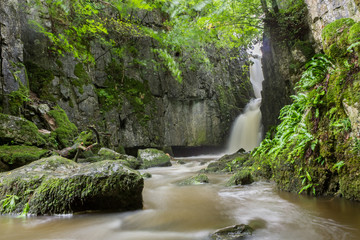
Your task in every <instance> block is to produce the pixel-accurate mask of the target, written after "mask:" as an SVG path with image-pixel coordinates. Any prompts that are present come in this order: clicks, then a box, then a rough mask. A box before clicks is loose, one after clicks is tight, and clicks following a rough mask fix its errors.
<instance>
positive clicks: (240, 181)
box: [226, 170, 254, 186]
mask: <svg viewBox="0 0 360 240" xmlns="http://www.w3.org/2000/svg"><path fill="white" fill-rule="evenodd" d="M253 182H254V179H253V177H252V175H251V172H250V171H249V170H240V171H238V172H237V173H235V174H234V175H233V176H232V177H231V178H230V179H229V181H228V182H227V184H226V185H227V186H233V185H247V184H251V183H253Z"/></svg>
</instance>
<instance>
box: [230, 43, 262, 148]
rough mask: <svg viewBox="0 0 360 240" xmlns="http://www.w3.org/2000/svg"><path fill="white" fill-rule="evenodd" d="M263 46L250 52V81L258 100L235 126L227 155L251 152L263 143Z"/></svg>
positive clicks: (249, 104)
mask: <svg viewBox="0 0 360 240" xmlns="http://www.w3.org/2000/svg"><path fill="white" fill-rule="evenodd" d="M260 47H261V45H260V44H257V45H255V46H254V50H251V51H249V53H250V54H251V55H252V56H253V57H251V58H250V60H251V61H252V62H253V64H252V65H251V66H250V81H251V84H252V86H253V89H254V94H255V97H256V99H251V100H250V102H249V103H248V104H247V105H246V107H245V111H244V112H243V113H242V114H240V115H239V116H238V117H237V118H236V119H235V122H234V124H233V127H232V130H231V135H230V139H229V143H228V148H227V153H230V154H231V153H234V152H236V151H238V150H239V149H240V148H243V149H245V150H246V151H251V150H252V149H254V148H255V147H257V146H259V144H260V141H261V112H260V104H261V90H262V82H263V80H264V76H263V72H262V66H261V56H262V53H261V50H260Z"/></svg>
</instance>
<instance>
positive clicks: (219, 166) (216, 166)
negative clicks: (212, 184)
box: [204, 151, 250, 172]
mask: <svg viewBox="0 0 360 240" xmlns="http://www.w3.org/2000/svg"><path fill="white" fill-rule="evenodd" d="M249 158H250V154H249V153H245V152H242V151H239V152H236V153H234V154H230V155H224V156H223V157H221V158H219V159H217V160H215V161H213V162H211V163H210V164H209V165H208V166H207V168H206V169H205V170H204V172H232V171H234V170H236V169H237V168H240V167H242V165H243V164H244V163H245V162H246V161H248V160H249Z"/></svg>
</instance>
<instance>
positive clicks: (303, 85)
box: [295, 54, 334, 91]
mask: <svg viewBox="0 0 360 240" xmlns="http://www.w3.org/2000/svg"><path fill="white" fill-rule="evenodd" d="M333 68H334V64H333V63H332V61H331V59H329V57H327V56H326V55H324V54H316V55H315V56H314V57H313V58H312V59H311V61H309V62H308V63H306V65H305V69H306V70H305V71H304V73H303V74H302V77H301V79H300V81H299V82H298V83H297V86H296V87H295V88H296V89H299V90H302V91H305V90H308V89H310V88H312V87H314V86H315V84H317V83H319V82H321V81H322V80H323V79H324V78H325V77H326V75H327V74H328V73H331V71H332V69H333Z"/></svg>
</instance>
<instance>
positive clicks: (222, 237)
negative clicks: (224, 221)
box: [210, 224, 254, 240]
mask: <svg viewBox="0 0 360 240" xmlns="http://www.w3.org/2000/svg"><path fill="white" fill-rule="evenodd" d="M253 231H254V230H253V229H252V228H251V227H250V226H248V225H245V224H240V225H234V226H230V227H226V228H222V229H219V230H217V231H216V232H214V233H212V234H211V235H210V239H212V240H240V239H246V237H248V236H250V235H252V232H253Z"/></svg>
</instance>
